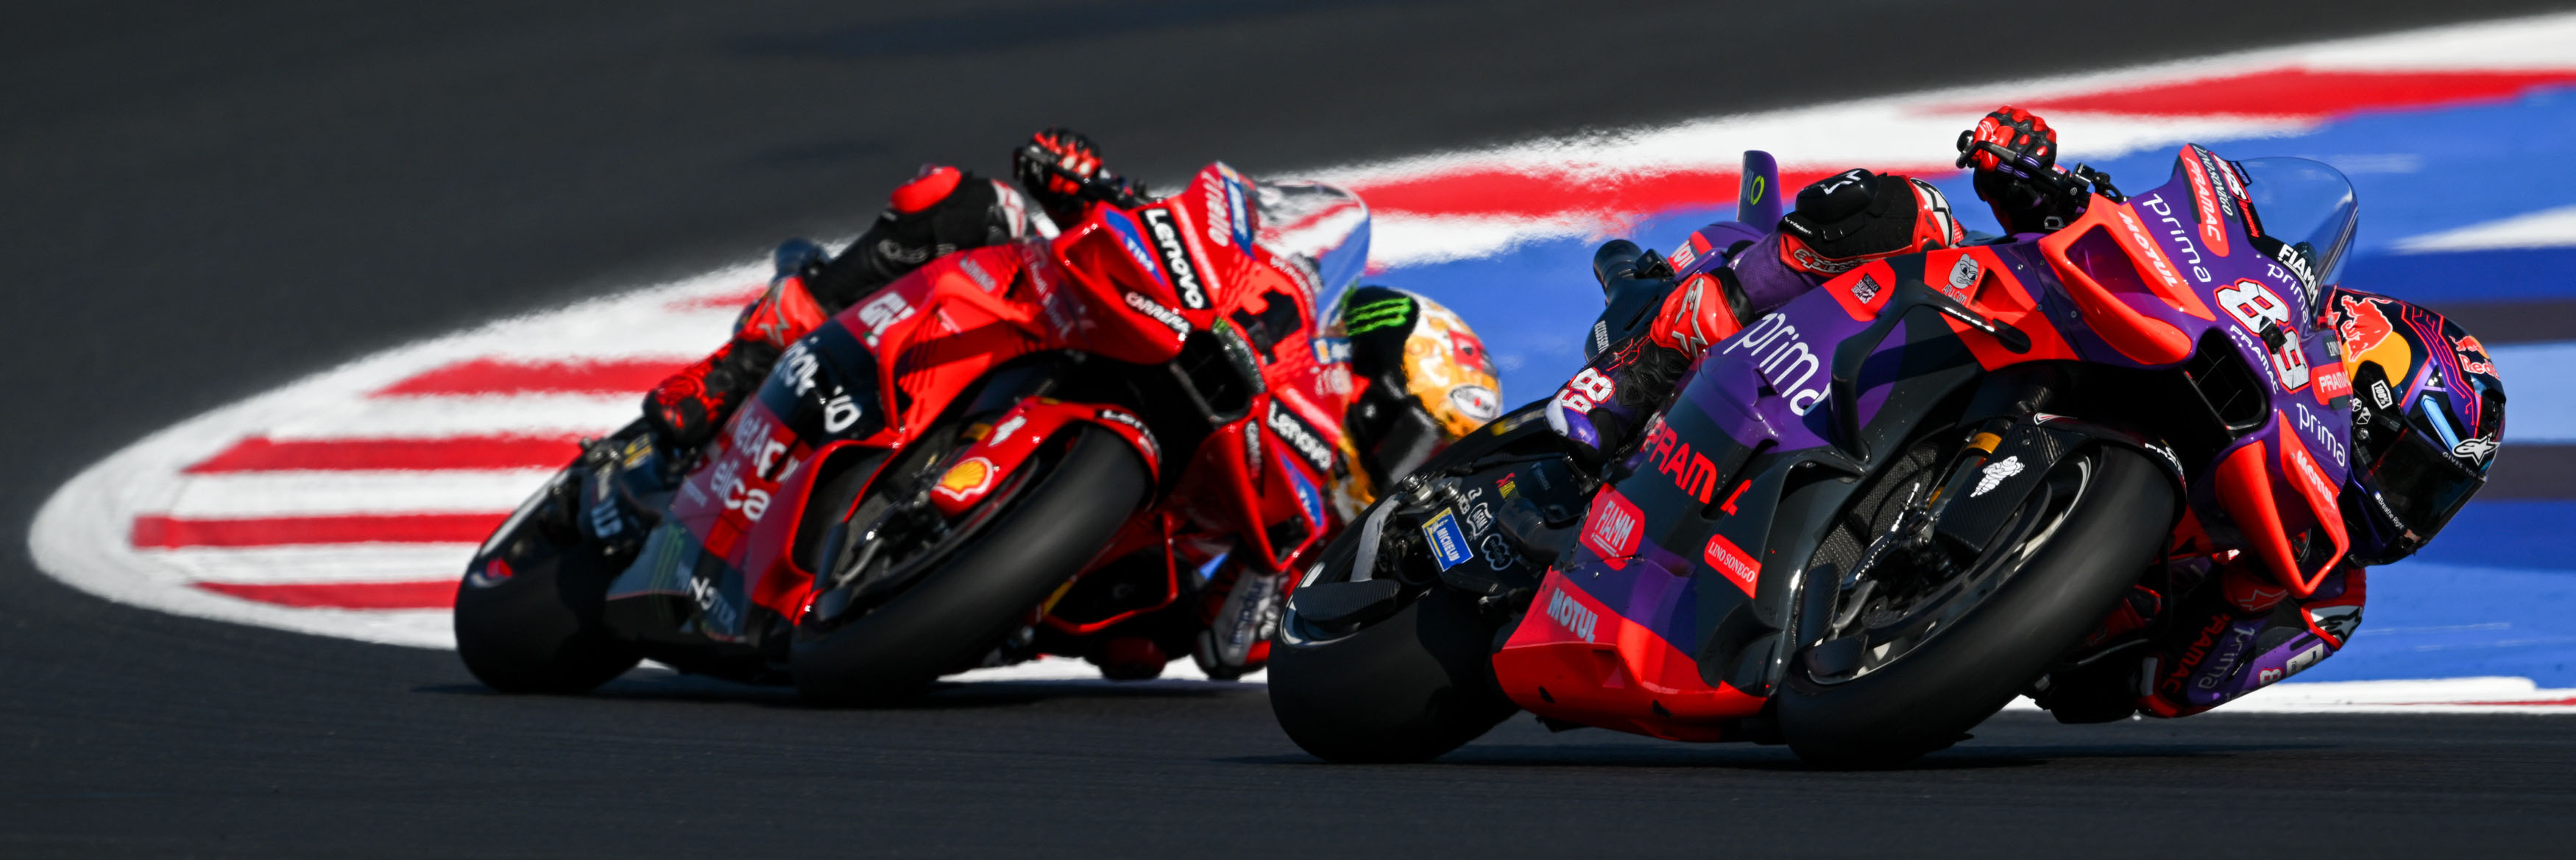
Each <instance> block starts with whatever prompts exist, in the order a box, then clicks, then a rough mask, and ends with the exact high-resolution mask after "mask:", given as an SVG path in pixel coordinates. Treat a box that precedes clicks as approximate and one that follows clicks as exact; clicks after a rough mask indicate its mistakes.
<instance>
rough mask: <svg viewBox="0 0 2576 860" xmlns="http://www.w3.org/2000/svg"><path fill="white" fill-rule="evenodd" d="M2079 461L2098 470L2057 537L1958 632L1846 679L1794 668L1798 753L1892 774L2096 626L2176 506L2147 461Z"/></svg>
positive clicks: (2112, 449) (1791, 738)
mask: <svg viewBox="0 0 2576 860" xmlns="http://www.w3.org/2000/svg"><path fill="white" fill-rule="evenodd" d="M2076 456H2091V457H2093V459H2094V464H2095V472H2094V475H2093V477H2092V479H2091V485H2090V486H2088V487H2087V488H2086V489H2085V490H2084V492H2083V495H2082V496H2081V497H2080V498H2079V499H2078V500H2077V501H2076V502H2075V503H2074V506H2073V508H2072V509H2070V510H2069V511H2068V512H2067V513H2066V519H2065V520H2064V521H2063V522H2062V523H2061V524H2060V525H2059V526H2058V527H2057V532H2056V533H2055V534H2054V535H2053V536H2051V537H2050V538H2049V540H2048V543H2047V545H2046V546H2044V547H2040V548H2038V549H2037V550H2036V552H2035V553H2034V554H2033V555H2032V556H2031V557H2030V558H2029V560H2028V561H2027V562H2026V563H2025V564H2024V565H2023V567H2022V568H2021V569H2020V570H2019V571H2018V572H2016V573H2014V574H2013V577H2012V579H2011V580H2010V581H2007V582H2005V583H2003V584H2002V585H2001V586H2000V587H1999V588H1998V590H1997V591H1996V592H1995V593H1994V594H1993V595H1991V596H1989V597H1987V598H1986V600H1985V602H1984V603H1982V604H1981V605H1979V606H1977V607H1975V608H1974V609H1972V610H1970V611H1969V612H1968V613H1967V614H1966V615H1964V616H1962V617H1961V618H1960V619H1959V620H1958V621H1957V622H1955V624H1954V625H1953V626H1952V627H1951V628H1950V629H1948V630H1946V631H1944V632H1942V633H1940V634H1939V635H1937V636H1935V637H1933V638H1931V639H1929V640H1927V641H1925V642H1924V643H1923V644H1922V645H1920V646H1918V647H1916V648H1915V649H1914V650H1913V651H1912V652H1910V653H1908V654H1906V655H1905V656H1904V657H1903V658H1901V659H1899V660H1897V661H1896V662H1894V663H1891V664H1889V665H1888V666H1886V667H1884V668H1881V669H1879V670H1877V671H1874V672H1871V673H1869V674H1866V675H1862V676H1860V677H1857V678H1853V679H1851V680H1849V681H1845V682H1842V683H1837V684H1820V683H1817V682H1816V681H1814V680H1813V679H1810V678H1808V677H1807V676H1806V674H1805V673H1804V671H1803V670H1800V669H1795V668H1793V669H1792V671H1791V672H1790V677H1789V679H1788V683H1787V684H1786V686H1785V689H1783V690H1782V692H1781V694H1780V703H1779V719H1780V730H1781V734H1782V735H1783V736H1784V737H1785V738H1786V739H1787V740H1788V742H1789V746H1790V748H1791V749H1793V750H1795V751H1796V752H1797V754H1798V757H1799V758H1801V759H1804V760H1806V761H1807V762H1809V763H1811V764H1817V765H1822V766H1827V767H1848V768H1866V767H1888V766H1893V765H1897V764H1902V763H1904V762H1907V761H1910V760H1913V759H1915V758H1917V757H1920V756H1922V755H1923V754H1925V753H1928V752H1932V751H1934V750H1939V749H1942V748H1944V747H1947V746H1949V745H1951V744H1952V743H1954V742H1956V741H1957V740H1958V739H1959V738H1960V737H1962V736H1963V735H1964V734H1965V733H1966V732H1967V731H1968V730H1969V729H1970V728H1973V727H1975V726H1976V724H1978V723H1980V722H1983V721H1985V719H1986V718H1987V717H1989V716H1992V715H1993V714H1994V713H1995V712H1996V711H1998V710H2001V709H2002V708H2003V706H2004V705H2006V704H2008V703H2010V702H2011V701H2012V699H2013V697H2014V696H2016V695H2019V694H2020V692H2021V691H2022V690H2023V689H2025V688H2027V687H2028V685H2029V683H2030V682H2031V680H2032V679H2034V678H2037V677H2038V676H2039V675H2040V673H2042V672H2044V671H2046V670H2047V668H2048V666H2049V665H2050V664H2051V663H2052V661H2054V660H2055V659H2057V657H2058V656H2059V655H2061V654H2062V653H2064V652H2065V651H2066V649H2067V648H2069V647H2071V646H2072V645H2074V644H2075V643H2076V641H2077V640H2078V639H2079V638H2080V637H2082V636H2083V635H2084V634H2085V633H2086V632H2088V631H2090V630H2091V629H2092V628H2093V626H2094V625H2095V624H2097V623H2099V621H2100V620H2101V618H2102V615H2103V613H2104V612H2105V611H2107V610H2108V609H2109V608H2110V607H2111V606H2112V604H2113V603H2114V602H2116V601H2117V600H2118V599H2119V598H2120V595H2122V594H2123V593H2125V592H2126V591H2127V590H2128V588H2129V587H2130V585H2131V584H2133V583H2135V582H2136V581H2137V578H2138V575H2139V572H2140V571H2142V570H2144V569H2145V565H2146V564H2148V563H2149V562H2150V561H2152V559H2153V558H2154V556H2155V553H2156V551H2157V550H2158V549H2159V548H2161V547H2162V546H2163V542H2164V540H2165V537H2166V535H2167V534H2168V533H2169V531H2170V530H2171V527H2172V522H2173V512H2174V510H2175V505H2176V503H2177V501H2176V497H2175V494H2174V489H2173V483H2172V481H2171V479H2170V478H2168V477H2167V476H2166V475H2165V473H2164V472H2163V470H2162V469H2160V468H2158V467H2157V466H2156V465H2155V464H2153V463H2152V462H2150V461H2148V460H2147V458H2146V455H2144V454H2141V453H2139V452H2137V451H2134V450H2130V449H2128V448H2124V447H2116V446H2103V447H2097V448H2092V449H2088V452H2087V453H2079V454H2078V455H2076ZM1801 656H1803V655H1801ZM1791 665H1792V666H1793V667H1795V666H1800V665H1803V661H1802V660H1793V661H1792V664H1791Z"/></svg>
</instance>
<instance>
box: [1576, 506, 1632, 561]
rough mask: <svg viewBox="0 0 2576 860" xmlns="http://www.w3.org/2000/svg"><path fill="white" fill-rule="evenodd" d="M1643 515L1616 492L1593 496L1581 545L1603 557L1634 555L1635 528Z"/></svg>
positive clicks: (1584, 525)
mask: <svg viewBox="0 0 2576 860" xmlns="http://www.w3.org/2000/svg"><path fill="white" fill-rule="evenodd" d="M1644 519H1645V517H1644V515H1643V512H1641V511H1639V510H1637V505H1636V503H1634V502H1630V501H1628V497H1626V496H1622V495H1619V491H1618V490H1611V489H1604V490H1602V491H1601V494H1600V495H1598V496H1594V497H1592V513H1591V515H1590V516H1588V517H1586V518H1585V522H1584V524H1583V545H1584V546H1585V547H1587V548H1590V549H1591V550H1592V551H1593V552H1595V553H1599V554H1600V555H1601V557H1602V558H1605V559H1608V558H1627V557H1629V556H1631V555H1635V554H1636V553H1637V541H1638V529H1637V527H1638V526H1639V525H1642V524H1643V521H1644Z"/></svg>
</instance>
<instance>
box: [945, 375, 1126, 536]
mask: <svg viewBox="0 0 2576 860" xmlns="http://www.w3.org/2000/svg"><path fill="white" fill-rule="evenodd" d="M1075 423H1086V424H1095V425H1099V426H1100V427H1103V428H1105V429H1107V430H1109V432H1111V433H1114V434H1117V435H1118V437H1119V438H1121V439H1125V440H1127V444H1128V446H1130V447H1132V448H1135V449H1136V456H1137V458H1138V459H1140V460H1143V461H1144V463H1145V469H1146V471H1147V472H1149V473H1152V474H1154V475H1156V476H1160V475H1161V473H1162V451H1161V449H1160V448H1158V447H1156V445H1155V443H1154V439H1153V435H1152V434H1150V433H1148V432H1146V430H1145V422H1144V421H1142V420H1140V419H1138V418H1137V417H1136V413H1134V412H1132V411H1129V410H1127V409H1126V408H1124V407H1120V406H1112V405H1107V404H1099V403H1073V402H1067V401H1063V400H1055V399H1051V398H1044V397H1041V398H1037V399H1035V400H1024V401H1021V402H1020V403H1019V405H1017V406H1013V407H1011V409H1010V411H1007V412H1004V413H1002V415H1001V417H999V418H997V419H995V420H993V421H992V422H991V423H979V424H977V425H975V426H974V427H971V428H968V431H967V432H968V435H969V436H980V438H976V439H975V441H974V442H972V443H969V444H968V445H967V446H966V447H965V449H964V450H961V451H958V452H957V453H956V454H954V455H951V456H950V458H949V463H950V465H949V467H948V470H947V471H945V472H942V473H941V474H940V476H939V480H938V482H937V483H934V484H932V485H931V488H930V503H931V505H932V506H934V507H937V508H938V509H939V512H940V513H942V514H946V515H948V516H952V517H953V516H957V515H958V514H962V513H965V512H966V509H968V508H972V507H974V506H975V503H976V502H980V501H983V499H984V496H985V495H986V494H988V493H991V492H992V490H993V488H994V487H997V486H1000V485H1001V484H1003V483H1004V482H1005V481H1007V480H1008V479H1009V477H1010V475H1011V473H1013V472H1014V471H1017V470H1018V469H1019V467H1020V466H1021V464H1023V463H1026V462H1027V461H1028V458H1029V455H1031V454H1035V453H1037V450H1038V448H1039V446H1041V445H1043V444H1045V442H1046V440H1048V439H1050V438H1054V437H1055V436H1056V435H1057V434H1058V433H1060V432H1062V431H1063V430H1064V428H1065V427H1066V426H1067V425H1070V424H1075Z"/></svg>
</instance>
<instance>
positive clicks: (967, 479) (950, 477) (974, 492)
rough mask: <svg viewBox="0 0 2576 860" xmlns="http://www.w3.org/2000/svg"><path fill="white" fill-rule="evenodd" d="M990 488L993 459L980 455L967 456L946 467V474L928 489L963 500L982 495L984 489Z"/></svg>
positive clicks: (950, 497) (953, 498)
mask: <svg viewBox="0 0 2576 860" xmlns="http://www.w3.org/2000/svg"><path fill="white" fill-rule="evenodd" d="M992 488H993V461H991V460H987V459H984V458H982V457H968V458H966V459H965V460H963V461H960V462H959V463H958V464H957V465H954V466H950V467H948V474H945V475H941V476H939V485H938V486H934V487H931V488H930V491H931V492H934V493H938V494H940V495H942V496H946V497H948V498H949V499H950V500H953V501H959V502H965V501H972V500H974V499H975V497H977V496H981V495H983V494H984V491H985V490H989V489H992Z"/></svg>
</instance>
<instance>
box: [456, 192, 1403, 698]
mask: <svg viewBox="0 0 2576 860" xmlns="http://www.w3.org/2000/svg"><path fill="white" fill-rule="evenodd" d="M1367 246H1368V213H1367V209H1366V208H1365V207H1364V206H1363V205H1361V204H1360V202H1359V201H1358V199H1357V198H1356V197H1353V196H1351V195H1350V194H1349V193H1347V192H1344V191H1341V190H1339V189H1335V188H1331V187H1329V186H1321V185H1271V184H1262V185H1258V186H1256V185H1254V184H1253V183H1250V182H1247V181H1246V180H1245V179H1243V178H1242V177H1241V176H1240V175H1238V174H1236V173H1235V172H1234V171H1233V170H1232V169H1230V168H1227V167H1226V166H1224V165H1222V164H1218V165H1211V166H1210V167H1208V168H1207V169H1205V170H1202V171H1201V172H1199V174H1198V175H1197V176H1196V178H1195V180H1194V181H1193V182H1192V183H1191V184H1190V185H1189V187H1187V188H1186V189H1183V190H1182V191H1181V192H1180V193H1178V194H1174V195H1172V196H1170V197H1168V198H1165V199H1162V200H1158V201H1152V202H1148V203H1146V204H1144V205H1141V206H1136V207H1132V208H1122V207H1119V206H1115V205H1111V204H1108V203H1099V204H1095V205H1093V206H1092V208H1091V210H1090V212H1089V213H1088V214H1087V215H1086V216H1085V217H1084V218H1083V219H1082V220H1081V221H1080V222H1079V223H1076V224H1074V225H1072V226H1071V227H1070V228H1068V229H1065V230H1063V231H1062V232H1061V233H1060V234H1058V235H1056V236H1055V237H1053V238H1031V239H1027V240H1023V241H1020V242H1017V243H1013V244H1008V245H1002V246H995V247H989V248H981V249H975V250H968V251H961V252H958V253H955V254H952V255H949V256H947V257H943V258H940V259H937V260H934V261H932V262H930V263H929V264H927V265H925V266H923V267H922V268H921V269H920V270H918V271H916V272H914V273H912V274H910V275H907V276H905V277H904V278H902V279H900V280H897V281H895V282H894V283H892V284H890V285H888V286H886V287H885V288H883V289H882V290H880V291H878V292H877V293H875V294H873V295H871V296H869V297H867V298H865V299H863V300H861V301H858V302H855V303H853V304H852V305H851V307H850V308H848V309H847V310H845V311H843V312H841V313H840V314H838V315H837V316H835V317H833V318H832V319H830V320H829V321H828V322H826V323H825V324H823V325H822V326H821V327H820V328H818V329H817V330H815V331H814V332H813V333H812V334H811V335H809V336H807V337H805V338H804V339H802V340H800V341H798V342H797V343H795V344H793V345H792V346H790V347H789V348H788V349H787V350H786V351H785V353H784V354H783V355H782V356H781V357H780V359H779V361H778V362H777V364H776V366H775V369H774V370H773V371H772V372H771V374H770V376H769V378H768V379H767V380H766V381H765V382H764V383H763V385H762V387H761V389H760V390H759V392H758V394H757V395H756V396H755V397H753V398H751V399H749V400H747V401H746V402H745V403H744V405H743V406H742V407H741V408H740V409H739V410H738V411H737V412H736V413H735V414H734V415H733V416H732V417H731V419H730V421H729V422H728V423H727V424H726V426H725V427H724V428H723V429H722V430H721V431H720V432H719V433H718V434H717V437H716V438H715V439H714V440H713V441H711V442H709V443H708V444H707V445H706V446H705V447H704V448H703V449H702V450H695V451H661V450H656V449H655V447H654V445H653V443H652V441H651V440H650V438H649V437H648V436H647V434H645V433H644V432H643V431H642V427H641V424H640V422H639V423H638V424H636V425H631V426H629V427H628V428H627V429H626V430H624V431H621V432H619V433H617V434H615V435H613V436H611V437H610V438H607V439H604V440H600V441H598V442H595V443H592V444H591V445H589V446H588V447H587V449H586V451H585V453H584V454H583V455H582V456H581V457H580V458H579V459H578V460H576V461H575V462H574V463H573V464H571V465H570V466H568V467H566V468H565V469H564V470H563V471H562V472H560V473H558V474H557V475H556V476H555V477H554V479H553V480H551V481H549V482H548V483H547V484H546V486H545V487H544V488H543V489H541V490H539V491H538V492H537V493H536V494H535V495H534V496H533V497H531V498H530V499H529V500H528V501H527V503H526V504H524V505H522V506H521V508H520V509H519V510H518V511H517V512H516V513H515V514H514V515H512V516H511V517H510V518H509V519H508V520H507V521H505V522H504V523H503V524H502V526H501V527H500V529H499V530H498V531H497V532H495V533H494V534H493V536H492V538H491V539H490V540H489V541H488V542H486V543H485V544H484V545H483V547H482V548H481V549H480V550H479V551H478V552H476V553H475V556H474V558H473V561H472V562H471V563H470V565H469V567H468V569H467V572H466V575H465V579H464V582H463V584H462V585H461V586H460V587H459V590H458V592H457V600H456V634H457V645H458V650H459V651H460V653H461V655H462V656H463V658H464V660H465V663H466V665H467V667H468V668H470V669H471V670H472V671H473V672H474V674H475V676H476V677H478V678H480V679H482V680H483V681H484V682H485V683H488V684H490V685H491V686H493V687H494V688H496V689H500V690H504V691H558V692H560V691H578V690H585V689H588V688H590V687H593V686H596V685H598V684H600V683H603V682H605V681H607V680H608V679H610V678H613V677H615V676H617V675H618V674H620V673H622V672H624V671H625V670H626V669H628V668H630V667H632V666H634V665H635V664H636V662H637V661H638V660H640V659H645V658H650V659H653V660H656V661H659V662H662V663H665V664H668V665H671V666H673V667H675V668H678V669H680V670H682V671H687V672H695V673H703V674H709V675H714V676H719V677H725V678H732V679H738V680H746V681H754V682H771V683H778V682H789V681H792V682H793V683H794V684H795V685H796V686H797V688H798V689H799V690H800V691H801V692H802V693H803V694H804V695H805V696H807V697H808V698H809V699H812V700H816V701H821V702H831V703H863V702H872V701H882V700H886V699H888V698H892V697H899V696H902V695H905V694H909V693H913V692H917V691H919V690H921V689H923V688H925V687H927V686H928V685H929V684H930V683H931V682H932V681H933V680H934V679H936V678H938V677H939V676H941V675H944V674H949V673H953V672H956V671H960V670H964V669H971V668H976V667H978V666H987V665H1002V664H1007V663H1011V662H1016V661H1020V660H1025V659H1029V658H1031V657H1034V656H1037V655H1041V654H1065V655H1087V656H1092V657H1094V658H1095V662H1102V661H1101V660H1100V659H1099V658H1100V657H1101V653H1100V651H1101V649H1103V648H1105V647H1110V644H1111V643H1119V644H1118V645H1117V647H1121V648H1127V649H1129V650H1130V651H1134V650H1140V649H1139V646H1138V643H1152V644H1153V648H1151V649H1141V650H1143V651H1144V653H1145V655H1146V656H1147V657H1148V658H1149V659H1147V660H1146V661H1144V662H1143V663H1142V664H1141V667H1142V668H1141V671H1139V670H1137V669H1130V670H1129V671H1130V672H1131V673H1132V674H1139V675H1142V676H1147V677H1150V674H1151V673H1152V672H1155V671H1159V667H1160V665H1161V663H1160V661H1159V660H1152V659H1150V658H1151V657H1153V656H1156V653H1155V652H1156V651H1159V653H1160V654H1177V653H1183V652H1185V651H1187V650H1188V649H1189V647H1190V642H1191V641H1192V638H1193V637H1195V636H1196V635H1197V634H1198V631H1199V629H1201V627H1202V626H1203V625H1201V624H1200V623H1199V621H1198V616H1197V612H1198V611H1199V609H1198V607H1197V606H1196V605H1195V603H1196V601H1194V600H1193V598H1195V597H1198V596H1200V595H1201V594H1202V592H1203V591H1204V589H1205V588H1206V586H1205V584H1204V583H1205V582H1206V581H1207V580H1208V578H1209V577H1210V576H1224V575H1228V574H1231V573H1243V574H1247V575H1244V576H1242V578H1241V580H1240V582H1241V583H1242V587H1244V588H1266V587H1281V588H1284V587H1285V583H1287V581H1288V580H1287V578H1286V577H1284V576H1279V575H1277V574H1280V573H1283V572H1285V571H1287V570H1289V569H1290V568H1291V567H1292V566H1293V565H1295V564H1296V563H1297V562H1298V560H1299V559H1300V558H1301V557H1302V556H1303V555H1304V554H1306V553H1307V552H1308V551H1309V550H1310V549H1311V548H1313V547H1315V546H1317V544H1318V542H1319V541H1320V540H1323V539H1325V538H1328V537H1329V536H1330V533H1331V532H1332V531H1333V525H1334V523H1335V522H1336V521H1337V520H1336V519H1335V517H1334V516H1333V515H1332V514H1331V512H1330V511H1329V510H1328V506H1327V501H1326V495H1327V493H1328V491H1329V489H1330V488H1331V487H1332V481H1333V479H1334V477H1335V475H1336V473H1337V471H1339V470H1342V469H1346V468H1348V466H1347V464H1345V463H1344V462H1343V461H1342V454H1341V453H1340V449H1341V444H1342V442H1341V438H1340V432H1341V422H1340V420H1339V418H1340V416H1341V415H1342V414H1343V412H1344V409H1345V408H1346V403H1345V401H1346V400H1347V393H1348V392H1349V391H1350V382H1349V374H1348V371H1347V369H1346V367H1345V366H1344V365H1343V364H1342V363H1339V362H1338V361H1337V360H1336V358H1335V357H1334V356H1332V355H1330V354H1325V353H1327V352H1328V351H1323V350H1318V349H1316V348H1314V346H1313V336H1314V334H1315V333H1316V331H1317V311H1318V298H1319V296H1321V295H1322V294H1323V293H1324V292H1325V291H1326V290H1327V289H1330V288H1340V287H1343V286H1346V285H1348V284H1349V283H1350V282H1352V281H1353V280H1354V279H1356V278H1357V277H1358V275H1359V274H1360V271H1361V267H1362V265H1363V263H1364V261H1365V260H1366V258H1367ZM810 253H811V252H808V254H806V255H790V254H787V253H785V252H782V254H781V259H780V275H779V277H780V278H782V279H785V278H795V277H799V276H800V275H799V274H798V272H800V271H802V270H803V269H802V266H803V264H804V263H805V261H806V260H809V259H810ZM1249 574H1266V575H1258V576H1256V575H1249ZM1268 583H1281V585H1278V586H1272V585H1268ZM1238 603H1240V605H1245V606H1262V605H1275V602H1273V601H1258V600H1241V601H1238ZM1230 605H1231V604H1230ZM1114 664H1115V661H1108V662H1104V666H1113V665H1114ZM1128 665H1131V666H1136V665H1139V664H1137V663H1136V662H1135V661H1134V660H1133V659H1131V660H1130V661H1129V664H1128Z"/></svg>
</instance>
